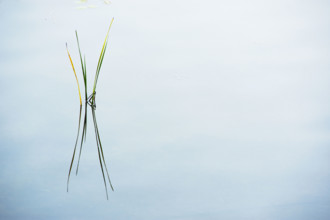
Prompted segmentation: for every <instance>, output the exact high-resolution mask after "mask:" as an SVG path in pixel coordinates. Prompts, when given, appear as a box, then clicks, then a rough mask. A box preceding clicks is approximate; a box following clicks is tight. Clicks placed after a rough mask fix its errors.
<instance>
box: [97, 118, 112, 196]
mask: <svg viewBox="0 0 330 220" xmlns="http://www.w3.org/2000/svg"><path fill="white" fill-rule="evenodd" d="M93 114H94V115H93V117H94V126H95V128H96V130H95V131H96V132H95V135H97V139H98V141H99V148H100V151H101V156H102V162H103V165H104V168H105V171H106V173H107V177H108V181H109V185H110V187H111V190H112V191H114V188H113V186H112V183H111V180H110V175H109V172H108V168H107V164H106V163H105V159H104V154H103V148H102V143H101V138H100V133H99V129H98V126H97V121H96V114H95V112H94V113H93Z"/></svg>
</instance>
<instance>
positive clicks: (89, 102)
mask: <svg viewBox="0 0 330 220" xmlns="http://www.w3.org/2000/svg"><path fill="white" fill-rule="evenodd" d="M113 20H114V19H113V18H112V20H111V23H110V26H109V29H108V32H107V35H106V37H105V40H104V43H103V45H102V50H101V53H100V56H99V60H98V63H97V68H96V73H95V78H94V85H93V91H92V94H91V95H89V96H88V95H87V94H88V93H87V71H86V59H85V56H84V58H83V57H82V55H81V50H80V44H79V39H78V32H77V31H76V39H77V44H78V50H79V56H80V63H81V70H82V75H83V79H84V88H85V105H84V106H85V108H84V112H85V115H84V122H83V126H82V135H81V140H80V149H79V155H78V162H77V167H76V175H77V174H78V170H79V163H80V157H81V152H82V146H83V143H84V142H85V141H86V132H87V109H88V106H89V107H90V108H91V111H92V117H93V123H94V131H95V138H96V145H97V152H98V157H99V162H100V168H101V171H102V176H103V182H104V187H105V192H106V197H107V199H108V187H107V181H108V183H109V186H110V187H111V189H112V191H113V190H114V189H113V186H112V184H111V181H110V176H109V172H108V168H107V165H106V163H105V159H104V154H103V148H102V143H101V138H100V134H99V129H98V126H97V121H96V114H95V111H96V101H95V97H96V85H97V81H98V78H99V74H100V70H101V67H102V63H103V58H104V54H105V51H106V49H107V45H108V38H109V32H110V28H111V25H112V23H113ZM66 49H67V53H68V56H69V60H70V63H71V66H72V69H73V73H74V75H75V78H76V81H77V85H78V92H79V101H80V110H79V121H78V132H77V137H76V142H75V146H74V149H73V155H72V159H71V163H70V168H69V173H68V179H67V191H69V181H70V175H71V171H72V167H73V162H74V160H75V157H76V150H77V146H78V140H79V134H80V127H81V116H82V97H81V92H80V86H79V81H78V77H77V73H76V70H75V67H74V65H73V61H72V58H71V56H70V53H69V49H68V46H67V44H66ZM105 174H106V175H105ZM106 176H107V178H106Z"/></svg>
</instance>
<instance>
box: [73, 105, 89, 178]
mask: <svg viewBox="0 0 330 220" xmlns="http://www.w3.org/2000/svg"><path fill="white" fill-rule="evenodd" d="M86 132H87V102H85V117H84V125H83V131H82V136H81V142H80V150H79V156H78V163H77V168H76V175H78V170H79V164H80V158H81V152H82V146H83V142H84V141H86Z"/></svg>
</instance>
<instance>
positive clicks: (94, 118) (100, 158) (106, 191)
mask: <svg viewBox="0 0 330 220" xmlns="http://www.w3.org/2000/svg"><path fill="white" fill-rule="evenodd" d="M92 114H93V122H94V129H95V138H96V145H97V152H98V156H99V162H100V167H101V171H102V177H103V182H104V187H105V193H106V196H107V200H109V197H108V188H107V182H106V179H105V175H104V169H103V165H102V156H101V152H100V147H101V146H100V145H99V143H100V140H99V135H98V129H97V124H96V117H95V110H94V109H93V108H92Z"/></svg>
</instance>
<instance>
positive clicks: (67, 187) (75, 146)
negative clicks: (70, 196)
mask: <svg viewBox="0 0 330 220" xmlns="http://www.w3.org/2000/svg"><path fill="white" fill-rule="evenodd" d="M81 110H82V105H80V111H79V122H78V132H77V138H76V144H75V145H74V150H73V155H72V159H71V163H70V169H69V174H68V180H67V186H66V191H67V192H69V181H70V175H71V169H72V165H73V161H74V158H75V154H76V148H77V143H78V139H79V131H80V121H81Z"/></svg>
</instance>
